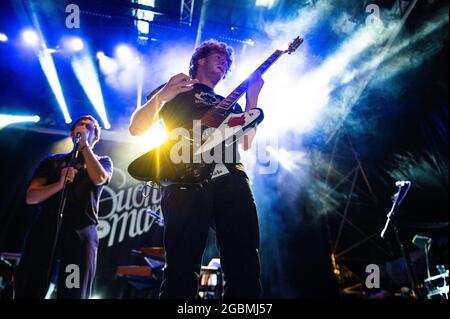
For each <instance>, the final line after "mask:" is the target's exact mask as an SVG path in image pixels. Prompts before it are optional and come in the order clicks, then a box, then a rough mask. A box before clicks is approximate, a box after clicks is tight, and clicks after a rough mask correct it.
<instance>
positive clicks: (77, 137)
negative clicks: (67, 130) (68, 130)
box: [74, 132, 81, 144]
mask: <svg viewBox="0 0 450 319" xmlns="http://www.w3.org/2000/svg"><path fill="white" fill-rule="evenodd" d="M80 140H81V133H80V132H78V133H77V135H75V139H74V142H75V144H78V143H79V142H80Z"/></svg>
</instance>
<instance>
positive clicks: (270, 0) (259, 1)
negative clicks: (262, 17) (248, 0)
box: [255, 0, 275, 9]
mask: <svg viewBox="0 0 450 319" xmlns="http://www.w3.org/2000/svg"><path fill="white" fill-rule="evenodd" d="M274 4H275V0H256V3H255V5H256V6H257V7H266V8H269V9H270V8H272V7H273V5H274Z"/></svg>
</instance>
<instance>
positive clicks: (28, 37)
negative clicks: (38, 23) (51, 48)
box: [22, 29, 39, 47]
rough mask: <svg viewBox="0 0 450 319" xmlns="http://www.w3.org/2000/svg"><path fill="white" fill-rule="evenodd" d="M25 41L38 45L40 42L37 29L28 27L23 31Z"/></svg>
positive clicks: (31, 44) (28, 43)
mask: <svg viewBox="0 0 450 319" xmlns="http://www.w3.org/2000/svg"><path fill="white" fill-rule="evenodd" d="M22 39H23V41H24V42H25V43H26V44H27V45H29V46H32V47H36V46H37V45H38V44H39V36H38V34H37V33H36V31H34V30H32V29H27V30H24V31H23V32H22Z"/></svg>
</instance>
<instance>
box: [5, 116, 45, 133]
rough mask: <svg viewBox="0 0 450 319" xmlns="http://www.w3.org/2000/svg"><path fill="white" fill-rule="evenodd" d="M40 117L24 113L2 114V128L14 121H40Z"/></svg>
mask: <svg viewBox="0 0 450 319" xmlns="http://www.w3.org/2000/svg"><path fill="white" fill-rule="evenodd" d="M39 120H40V117H39V116H37V115H32V116H23V115H12V114H11V115H10V114H0V130H1V129H2V128H4V127H5V126H7V125H10V124H14V123H24V122H33V123H37V122H39Z"/></svg>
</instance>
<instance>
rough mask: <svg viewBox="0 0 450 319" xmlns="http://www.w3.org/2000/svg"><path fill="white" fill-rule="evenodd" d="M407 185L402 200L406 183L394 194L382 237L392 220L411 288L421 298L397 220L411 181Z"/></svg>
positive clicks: (400, 185) (399, 185)
mask: <svg viewBox="0 0 450 319" xmlns="http://www.w3.org/2000/svg"><path fill="white" fill-rule="evenodd" d="M396 185H397V184H396ZM407 185H408V188H407V189H406V191H405V192H404V194H403V196H402V197H401V198H400V200H399V197H400V193H401V191H402V188H403V186H404V184H403V183H400V184H398V185H397V187H398V190H397V192H396V193H395V194H394V199H393V201H392V207H391V210H390V211H389V213H388V214H387V220H386V224H385V225H384V228H383V230H382V231H381V235H380V237H381V238H383V239H384V237H385V233H386V231H387V229H388V227H389V224H390V223H391V222H392V228H393V230H394V234H395V239H396V241H397V244H398V245H399V247H400V252H401V254H402V257H403V258H404V259H405V264H406V275H407V277H408V281H409V285H410V289H411V291H412V293H413V295H415V296H417V297H419V298H421V293H420V291H419V290H418V289H417V284H416V282H417V280H416V278H415V274H414V271H413V267H412V263H411V258H410V256H409V254H408V253H407V252H406V250H405V246H404V245H403V242H402V240H401V237H400V226H399V225H398V222H397V221H396V220H395V213H396V209H397V207H398V206H400V204H401V203H402V202H403V200H404V199H405V196H406V194H407V193H408V191H409V189H410V188H411V183H407ZM397 202H398V204H397Z"/></svg>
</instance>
